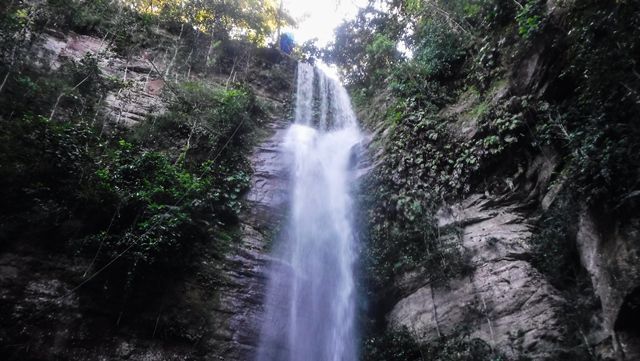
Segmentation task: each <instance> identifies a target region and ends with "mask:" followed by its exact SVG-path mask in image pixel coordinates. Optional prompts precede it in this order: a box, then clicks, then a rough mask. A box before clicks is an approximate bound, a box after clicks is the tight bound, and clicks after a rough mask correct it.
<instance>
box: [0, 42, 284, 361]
mask: <svg viewBox="0 0 640 361" xmlns="http://www.w3.org/2000/svg"><path fill="white" fill-rule="evenodd" d="M160 35H162V37H164V40H163V41H162V43H164V44H165V45H166V47H162V46H160V47H157V48H154V49H143V50H141V51H139V52H136V53H134V55H131V56H129V57H127V58H124V57H122V56H121V55H119V54H118V53H117V52H115V51H114V50H113V49H112V48H111V46H110V44H108V43H106V42H105V41H104V39H100V38H96V37H92V36H87V35H79V34H75V33H68V34H63V33H59V32H56V31H48V32H47V33H46V34H45V35H44V36H43V39H42V40H43V41H42V44H43V45H42V46H41V47H38V48H36V50H37V54H36V55H35V57H34V59H37V61H40V62H43V63H44V62H47V63H48V64H49V65H50V66H51V68H52V69H54V70H55V69H56V68H57V67H58V66H59V65H60V63H61V62H62V61H64V60H65V59H67V60H69V59H70V60H75V61H79V60H80V59H82V58H84V57H85V56H87V55H90V56H93V57H95V58H97V59H98V65H99V68H100V70H101V71H102V73H103V74H104V76H107V77H111V78H114V79H117V80H120V81H122V82H124V83H126V84H127V86H126V87H124V88H121V89H119V90H117V91H115V92H112V93H110V94H109V95H108V97H107V98H106V99H104V101H105V106H104V107H101V108H100V109H99V110H100V113H101V114H99V115H96V117H100V118H104V119H105V123H104V124H105V125H104V129H103V131H104V132H111V131H114V130H117V129H123V128H125V129H126V128H130V127H135V126H137V125H139V124H143V123H144V122H147V121H152V119H153V118H154V117H155V116H157V115H158V114H161V113H162V112H163V111H164V109H165V107H166V98H165V97H164V96H163V94H164V93H163V92H166V91H167V88H168V87H170V86H171V85H167V83H166V82H165V80H166V77H168V76H170V77H172V78H180V79H181V80H199V81H205V82H210V83H212V84H218V85H219V86H225V85H226V84H227V83H228V82H230V81H234V80H235V81H239V80H242V81H243V82H245V83H246V84H247V85H248V86H249V87H251V88H252V90H253V91H254V92H255V94H256V95H257V96H258V98H259V99H260V101H261V102H263V104H265V108H266V109H267V110H268V114H267V117H266V118H267V119H266V120H265V121H263V122H261V128H260V129H258V130H257V135H256V139H255V147H254V149H253V151H252V155H251V157H250V161H251V165H252V168H253V170H254V172H253V175H252V178H251V189H250V191H249V193H248V194H247V195H246V199H245V201H244V212H243V213H242V214H241V216H240V222H239V226H238V227H237V230H236V232H234V233H233V234H231V237H232V239H231V248H230V250H228V251H227V252H226V253H225V256H224V258H223V259H219V253H218V252H217V247H219V245H218V243H219V241H218V240H217V239H216V238H217V237H218V235H217V234H215V233H214V232H215V231H214V227H213V226H210V227H209V228H208V229H209V232H210V234H209V238H208V241H206V242H203V243H197V244H195V245H193V247H195V250H194V252H193V254H194V256H193V257H192V259H190V261H189V264H188V265H186V269H185V272H183V273H180V274H175V275H170V276H168V277H167V278H166V280H165V282H164V287H165V289H163V290H155V291H152V292H153V294H151V295H149V297H150V299H152V300H153V301H152V302H150V303H148V304H147V305H146V306H145V307H143V308H140V307H134V308H131V307H128V306H127V305H126V304H122V305H114V304H109V303H108V302H112V301H107V300H103V299H101V297H100V294H101V290H100V289H96V284H99V282H98V283H92V282H89V278H90V277H93V269H92V265H93V263H92V261H91V259H87V258H84V257H75V256H74V255H73V254H67V253H64V252H50V251H49V250H47V249H46V247H45V248H43V247H41V246H40V245H38V244H34V243H33V242H30V241H29V240H28V239H25V240H19V239H18V240H11V242H8V243H4V248H3V249H2V253H1V254H0V289H2V291H0V304H1V307H2V312H1V316H0V317H1V319H0V322H1V324H2V325H3V327H2V330H1V331H0V339H2V340H3V343H4V344H3V345H2V349H1V351H0V355H2V357H1V358H3V359H6V360H52V359H56V360H89V359H91V360H117V359H122V360H126V359H129V360H238V361H241V360H250V359H252V355H253V351H254V348H255V347H256V345H257V342H258V330H259V324H260V314H261V305H262V297H263V293H264V286H265V282H266V281H265V275H264V269H265V267H266V264H267V263H268V262H269V260H268V258H267V256H266V253H267V252H266V250H267V249H268V247H269V244H270V240H271V238H272V237H273V235H274V234H275V233H276V232H277V229H278V223H279V222H280V221H281V219H282V214H283V208H282V207H283V205H284V203H285V202H286V199H285V198H284V187H286V175H285V174H284V170H283V168H282V167H283V165H282V164H281V163H280V162H281V158H280V157H279V156H278V152H279V144H280V142H281V137H282V134H283V133H282V130H283V128H284V127H285V126H286V125H287V119H288V103H289V100H290V96H291V94H292V91H293V84H294V82H293V79H294V77H295V65H296V62H295V61H294V60H293V59H291V58H289V57H287V56H284V55H282V54H281V53H278V52H277V51H276V50H271V49H257V48H255V47H253V48H251V47H250V48H248V50H247V51H245V52H244V53H243V55H242V57H240V59H239V60H238V59H236V60H237V61H236V62H237V63H238V64H242V66H238V67H236V68H235V69H232V70H231V71H230V72H227V71H228V70H229V69H226V68H224V67H222V68H219V69H216V70H215V71H213V72H211V73H208V74H205V75H204V76H203V74H189V73H187V72H184V73H178V72H173V71H167V68H168V67H169V66H170V65H169V64H170V60H169V59H170V58H169V56H168V55H167V54H170V50H171V49H172V47H173V46H176V47H177V46H180V43H179V41H177V38H176V37H175V36H172V35H170V34H165V33H163V34H160ZM175 68H178V67H177V66H176V67H175ZM274 74H277V75H278V76H277V78H276V77H275V76H274ZM97 287H99V286H97ZM117 310H121V311H117ZM5 341H6V342H5Z"/></svg>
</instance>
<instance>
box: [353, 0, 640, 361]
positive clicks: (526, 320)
mask: <svg viewBox="0 0 640 361" xmlns="http://www.w3.org/2000/svg"><path fill="white" fill-rule="evenodd" d="M579 7H580V6H579V5H577V4H575V3H571V2H563V3H559V2H552V1H549V2H546V4H545V9H546V12H545V14H544V16H545V17H546V20H545V21H547V23H546V24H547V25H546V26H545V27H544V28H543V30H542V31H541V33H540V35H539V36H537V37H535V38H534V40H531V41H529V42H527V43H526V45H522V44H520V45H515V46H514V45H513V44H512V45H511V48H510V49H511V50H507V51H506V52H507V54H501V53H500V52H499V51H498V50H495V48H494V50H493V51H494V52H495V53H494V54H493V55H492V57H493V59H496V58H497V59H499V60H497V63H498V64H500V65H498V67H499V69H500V70H499V71H497V73H498V74H501V75H498V76H497V77H496V76H495V75H492V76H491V77H493V79H492V80H490V81H489V83H490V85H489V86H488V87H487V88H488V90H487V91H485V92H480V94H478V92H476V91H470V90H469V88H472V87H473V86H476V85H475V83H473V80H472V79H460V78H455V76H454V77H453V78H454V79H455V80H451V79H449V80H447V79H445V80H441V79H440V78H437V77H436V78H435V79H429V78H427V79H426V80H425V82H426V83H428V82H432V84H433V83H438V82H440V83H442V84H444V86H443V87H442V88H440V89H441V90H442V91H445V92H446V93H445V94H446V95H448V96H452V97H453V99H454V100H453V101H449V102H447V103H445V104H446V105H445V106H441V107H440V109H439V111H437V112H436V113H435V114H434V115H431V116H430V117H429V116H427V117H425V118H420V117H421V115H420V112H423V113H428V112H429V111H430V110H428V108H427V109H425V108H423V109H420V108H419V107H417V108H418V109H416V108H413V109H412V108H410V106H407V108H409V110H405V113H404V114H405V117H404V118H403V117H398V118H394V121H395V122H390V121H389V114H391V116H392V117H393V116H394V114H395V113H394V112H398V110H397V109H398V108H400V109H402V108H401V107H403V106H405V105H404V104H402V103H400V104H401V105H400V106H398V105H397V104H398V103H396V105H394V101H393V95H392V94H393V90H392V88H391V86H393V87H396V88H397V87H401V86H402V85H403V84H402V83H400V84H401V85H398V83H399V82H400V80H394V81H395V82H396V83H392V84H393V85H391V86H389V89H390V90H387V91H386V93H377V94H376V95H375V96H374V97H371V98H369V100H368V103H367V102H365V103H364V104H365V105H363V106H362V107H361V108H360V116H361V118H363V119H364V120H365V121H366V122H367V123H368V124H369V125H370V126H371V128H372V129H373V130H374V131H373V134H374V135H373V140H372V142H371V144H369V145H368V150H369V155H370V157H371V158H372V163H373V164H374V165H375V167H374V169H373V170H372V171H371V172H370V173H369V174H368V175H367V176H366V177H365V178H368V179H369V182H371V184H373V186H370V187H368V188H367V187H365V189H366V190H365V192H371V191H372V189H374V190H377V191H380V190H382V191H385V190H386V189H395V190H394V191H389V192H388V193H382V194H385V195H384V196H383V197H378V198H380V199H379V200H378V201H377V202H378V203H375V202H374V205H375V204H378V206H377V207H380V209H383V210H384V211H383V212H381V213H380V214H378V213H373V212H371V211H369V210H364V211H363V212H364V213H365V215H364V216H363V217H365V218H367V217H368V218H369V219H373V221H371V222H372V223H369V224H368V225H369V226H370V227H376V225H381V220H383V221H387V222H389V223H390V224H392V225H395V228H394V227H389V229H388V230H387V229H385V228H382V229H383V232H380V231H378V230H375V232H374V235H373V237H371V236H369V237H368V239H369V240H370V242H372V243H371V245H370V247H379V246H376V243H375V242H382V244H383V245H384V247H388V248H390V247H394V246H393V245H392V244H393V243H392V242H398V243H401V242H402V241H395V238H394V237H396V236H395V235H394V232H395V233H396V234H400V237H404V239H407V238H409V237H415V236H414V233H410V232H408V231H406V229H413V228H411V227H414V226H415V227H417V228H419V227H420V225H418V223H419V222H424V223H423V224H427V225H428V224H432V226H433V230H432V231H424V233H422V234H420V236H419V237H416V238H415V239H414V238H411V239H412V241H409V242H417V243H418V244H420V243H422V242H424V243H425V244H426V243H429V244H428V245H425V246H424V249H422V248H420V247H422V246H411V247H409V246H407V248H406V250H405V251H404V252H405V253H404V254H401V255H400V256H398V257H396V258H393V259H392V260H391V261H389V259H388V258H383V257H389V256H388V254H390V253H391V252H386V251H385V252H386V253H385V252H383V251H376V252H380V253H382V254H385V256H380V255H379V254H374V255H373V256H370V255H366V257H371V258H372V259H373V264H374V266H375V267H379V268H380V267H382V266H380V265H379V264H381V263H382V261H385V262H391V263H392V265H393V262H397V263H396V265H395V267H396V268H395V269H396V270H397V269H402V270H403V271H397V272H396V273H395V274H394V275H393V276H392V277H391V279H390V281H386V283H382V286H380V284H379V283H378V284H377V286H375V287H378V288H374V289H375V291H377V293H375V294H373V296H372V301H373V302H374V303H375V302H376V301H377V303H375V306H374V309H375V311H374V312H373V314H374V316H373V317H374V318H375V317H378V318H380V319H381V321H380V323H381V324H384V326H383V329H385V330H386V331H378V332H387V333H390V332H392V333H394V332H395V333H398V332H408V334H409V335H410V337H411V338H412V339H413V340H414V341H416V342H417V344H418V345H419V346H417V347H418V348H421V350H422V351H421V352H422V353H423V354H424V352H427V353H428V352H429V351H424V350H434V349H438V348H440V349H443V348H444V347H443V346H442V345H443V344H442V343H441V342H447V341H446V340H447V339H448V338H451V337H457V336H459V335H463V338H465V339H467V340H471V339H480V340H482V341H483V342H484V343H486V344H487V345H488V346H489V348H490V350H491V353H493V354H494V355H496V354H499V355H501V356H500V357H503V358H506V359H531V360H542V359H560V358H561V359H576V360H578V359H591V360H600V359H603V360H635V359H637V358H638V349H637V345H638V344H640V339H638V329H637V326H635V325H637V324H638V323H637V322H636V321H637V317H636V315H635V313H634V311H632V310H636V309H637V305H638V286H639V285H640V282H639V279H638V275H639V271H638V268H637V265H638V261H639V259H638V255H639V247H640V246H639V245H640V243H639V242H638V231H639V229H638V217H637V215H636V214H631V213H626V214H625V213H624V212H623V214H620V213H617V212H616V210H612V209H611V208H610V207H609V208H607V206H605V205H604V204H603V203H602V202H593V201H592V200H590V199H587V197H585V196H584V195H576V193H575V188H576V186H577V185H576V184H572V182H574V181H573V180H571V179H575V178H572V174H571V172H574V171H576V170H575V168H571V165H570V161H568V158H569V157H568V156H567V153H566V152H567V149H568V147H567V146H563V145H559V144H558V143H555V144H553V142H552V144H548V143H547V144H545V143H544V141H540V138H538V137H540V134H539V133H537V129H539V128H538V127H539V126H540V123H541V122H544V120H541V119H540V117H541V115H540V113H538V114H536V112H537V111H540V109H542V108H540V105H538V106H537V107H538V108H537V109H535V108H536V106H534V107H533V108H534V109H535V110H533V112H531V113H529V114H526V113H525V119H528V120H525V121H524V122H525V123H526V124H527V125H526V127H524V128H522V130H521V133H519V134H515V135H514V136H515V137H516V138H517V137H524V138H527V137H532V138H533V140H534V141H533V143H532V144H533V146H530V145H527V144H522V143H518V145H517V146H515V147H511V148H508V149H509V150H508V151H507V152H506V154H503V155H497V154H499V152H500V151H498V152H495V153H491V154H489V153H490V152H487V148H485V149H484V152H479V153H472V154H474V155H477V158H478V159H482V157H486V158H485V159H488V161H487V163H488V164H489V165H487V166H480V167H478V168H475V167H476V161H477V160H476V159H472V160H471V161H469V162H467V161H464V162H463V165H462V166H461V167H460V168H458V167H457V165H456V166H454V167H451V168H444V170H441V169H442V168H437V167H441V166H440V165H438V161H439V159H440V158H437V157H441V155H440V153H439V152H442V154H443V155H442V156H443V157H444V160H451V163H453V161H455V160H454V157H455V155H454V154H456V149H457V148H458V149H459V148H463V149H464V147H466V146H467V144H469V143H468V142H473V141H474V140H475V139H482V137H487V128H486V126H485V127H484V128H483V122H485V123H484V124H485V125H486V124H500V122H503V121H504V117H505V114H504V113H499V112H497V113H493V112H491V111H489V112H487V111H486V110H487V109H494V108H496V107H500V106H503V105H506V104H507V105H506V107H511V106H512V105H511V104H513V101H514V99H516V98H517V97H526V99H527V101H528V102H530V103H529V104H536V102H537V101H544V102H549V103H550V104H569V103H571V102H578V100H576V98H572V97H573V96H574V94H575V89H573V88H570V87H571V86H575V84H576V83H573V82H571V81H567V78H566V77H565V76H566V69H568V68H569V67H572V66H574V65H573V62H577V61H578V60H576V59H575V58H573V56H575V54H574V53H571V52H570V51H567V46H568V45H567V44H568V43H569V40H567V34H566V31H567V29H568V28H570V26H569V25H568V23H571V22H572V21H575V19H577V18H578V17H579V16H582V15H579V13H578V12H576V11H577V10H576V9H577V8H579ZM585 7H587V6H586V5H585ZM590 11H591V10H590ZM594 11H595V10H594ZM612 16H615V15H612ZM616 21H619V22H620V23H617V24H623V20H616ZM624 21H630V20H629V19H628V18H627V19H625V20H624ZM591 25H592V26H593V24H591ZM620 26H622V25H620ZM587 28H588V26H587V27H585V28H583V30H584V29H587ZM499 33H500V37H501V40H500V41H501V42H502V43H501V44H505V43H507V44H508V43H509V41H511V40H510V38H509V35H508V29H501V30H499ZM486 36H487V38H490V37H491V36H493V35H491V34H487V35H486ZM487 38H484V39H483V41H486V39H487ZM488 44H489V45H487V46H485V47H484V48H482V50H480V52H481V54H482V51H484V50H486V49H491V48H490V46H491V45H490V43H488ZM474 51H476V50H471V51H470V52H471V53H472V54H473V52H474ZM590 51H592V52H594V53H597V52H598V50H597V49H596V48H592V49H590ZM509 52H510V53H509ZM480 56H481V55H478V57H480ZM482 56H486V55H482ZM469 57H471V58H472V59H473V55H470V56H469ZM485 59H486V58H485ZM467 62H469V60H467ZM465 64H466V63H465ZM474 71H475V70H474ZM602 71H606V70H605V69H602ZM472 74H473V71H472ZM392 76H393V75H392ZM416 76H418V75H416ZM629 76H631V75H629ZM394 79H397V78H394ZM387 81H389V80H387ZM405 86H406V85H405ZM355 89H356V90H359V89H358V88H357V86H356V87H355ZM401 89H402V88H401ZM371 108H382V109H385V110H386V116H385V115H381V114H383V113H384V112H375V113H372V112H371V111H370V109H371ZM483 113H485V114H484V115H483ZM512 114H513V113H512ZM547 116H548V117H549V119H550V118H551V117H563V116H567V117H568V116H570V115H566V114H564V115H563V114H558V113H556V114H554V115H544V116H543V117H547ZM483 117H484V118H485V120H483ZM507 117H508V115H507ZM422 119H426V120H422ZM625 119H626V121H631V120H630V119H629V118H625ZM434 122H435V124H438V125H439V126H440V127H441V128H443V129H446V131H440V130H438V128H436V127H437V126H438V125H436V126H435V127H433V125H431V124H434ZM438 122H439V123H438ZM486 122H489V123H486ZM390 123H392V124H390ZM499 126H500V125H498V127H499ZM555 126H556V127H558V128H557V129H558V130H560V131H562V130H563V129H562V127H563V126H562V125H559V123H558V124H556V125H555ZM619 126H621V125H619ZM403 127H407V128H409V129H412V130H411V131H409V132H406V131H405V128H403ZM434 128H435V129H436V130H432V129H434ZM565 131H566V129H565ZM489 132H490V131H489ZM423 134H424V136H423ZM443 134H446V135H443ZM582 134H583V135H584V133H582ZM445 136H447V137H448V138H445V141H444V143H442V144H439V143H438V140H439V138H438V137H440V138H442V137H445ZM500 137H504V135H499V133H498V137H497V138H500ZM567 137H568V134H567ZM407 139H408V140H407ZM505 139H506V138H505ZM483 144H485V146H486V145H487V144H490V142H484V143H483ZM593 146H594V147H595V145H593ZM438 147H442V148H444V149H447V151H442V148H438ZM472 152H473V150H472ZM487 154H489V155H487ZM478 162H482V161H478ZM425 163H426V164H427V166H426V167H425V166H424V164H425ZM389 164H393V166H389ZM431 164H435V165H431ZM629 164H630V163H629ZM629 164H625V165H621V166H629ZM429 166H431V167H432V169H435V171H433V170H431V169H429V168H428V167H429ZM376 167H377V168H376ZM460 169H462V170H460ZM465 169H474V170H471V171H470V172H471V173H472V174H473V172H475V174H473V175H472V176H471V177H470V178H466V179H465V178H460V177H459V175H458V174H460V173H463V174H464V172H465ZM475 169H479V170H475ZM447 171H449V172H450V173H447ZM380 174H383V175H380ZM441 174H442V176H441ZM438 177H444V178H445V180H449V179H452V181H451V182H449V183H446V182H442V186H441V183H436V185H437V186H441V187H442V188H440V189H444V192H443V193H444V196H442V197H441V196H440V195H439V194H438V196H436V197H431V198H429V197H426V196H425V195H429V194H433V193H436V192H434V190H433V188H430V187H428V186H427V187H425V186H424V184H425V183H426V184H432V183H429V182H433V183H435V182H437V180H436V181H432V180H431V179H433V178H438ZM425 179H426V180H425ZM459 179H462V180H463V182H465V183H459ZM385 182H386V183H385ZM586 182H587V183H589V182H592V183H595V182H596V180H595V179H594V178H589V179H588V180H587V181H586ZM614 182H615V181H614ZM473 183H475V185H473ZM465 185H469V186H470V187H469V191H462V192H458V191H457V189H462V188H464V186H465ZM376 187H377V188H376ZM572 192H573V193H572ZM460 194H462V196H460ZM634 194H635V193H631V194H628V195H627V197H635V195H634ZM452 195H453V196H452ZM362 197H363V198H366V197H368V195H367V194H363V195H362ZM403 197H406V198H403ZM425 198H426V199H427V201H419V200H420V199H425ZM567 199H571V200H570V201H568V200H567ZM625 199H627V200H629V199H631V198H625ZM413 200H416V201H413ZM367 202H368V201H365V202H364V204H367V205H368V206H369V207H371V206H370V204H371V203H367ZM401 202H403V203H401ZM412 202H415V203H412ZM624 202H625V201H620V202H619V204H618V206H619V207H622V204H623V203H624ZM405 204H408V205H409V206H408V207H407V206H405ZM412 204H415V205H414V206H413V208H411V207H412ZM568 204H570V205H568ZM430 206H431V207H434V209H433V211H432V212H433V213H432V216H431V218H428V217H427V218H426V220H423V219H422V218H418V216H416V215H415V214H416V213H412V212H414V211H413V210H412V209H422V210H425V209H427V210H428V209H429V207H430ZM407 209H408V210H407ZM376 212H377V211H376ZM384 212H386V214H385V213H384ZM403 212H405V213H404V214H403ZM406 214H408V216H407V215H406ZM394 222H395V223H394ZM425 228H427V227H425ZM400 232H405V233H400ZM429 232H431V233H429ZM378 234H382V236H378ZM377 237H380V238H377ZM365 239H367V237H366V236H365ZM371 239H373V241H371ZM378 239H380V241H378ZM385 242H386V243H385ZM547 242H548V243H547ZM401 244H402V243H401ZM550 245H552V246H550ZM416 248H418V249H421V251H420V252H423V253H416V254H417V256H414V253H411V252H415V249H416ZM561 250H562V251H561ZM411 257H414V259H417V260H418V261H411V262H407V263H408V264H409V265H404V266H402V262H403V260H404V259H407V258H411ZM381 260H382V261H381ZM375 262H378V263H375ZM550 270H553V271H550ZM442 273H445V274H446V275H445V276H442ZM371 278H373V279H375V277H371ZM376 282H377V281H376ZM373 283H374V284H376V283H375V282H373ZM372 340H374V341H370V342H372V343H375V342H376V341H375V340H376V339H372ZM443 340H444V341H443ZM391 343H392V344H393V342H391ZM430 345H434V346H430ZM447 345H448V344H447ZM402 347H404V346H402ZM404 349H405V350H406V347H404ZM444 352H445V353H446V352H447V351H446V350H445V351H444ZM397 354H399V355H400V354H402V353H401V352H400V351H398V352H397ZM405 355H406V353H405ZM436 355H438V353H436ZM440 355H442V354H440ZM370 357H371V359H376V358H375V355H374V356H373V357H372V356H371V355H370ZM398 357H400V356H398ZM409 357H410V356H409ZM429 357H431V356H429ZM433 357H435V358H434V359H438V360H440V358H437V357H440V356H433ZM443 357H444V358H442V359H447V360H448V358H446V357H448V356H446V355H445V356H443ZM449 357H452V359H455V356H454V354H453V353H452V354H451V355H450V356H449ZM496 357H497V356H496ZM397 359H402V357H400V358H397ZM416 359H419V358H416Z"/></svg>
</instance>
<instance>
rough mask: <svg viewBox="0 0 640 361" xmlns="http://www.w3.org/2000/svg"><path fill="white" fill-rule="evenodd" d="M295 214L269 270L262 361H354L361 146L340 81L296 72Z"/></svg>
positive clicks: (308, 70) (289, 149)
mask: <svg viewBox="0 0 640 361" xmlns="http://www.w3.org/2000/svg"><path fill="white" fill-rule="evenodd" d="M297 85H298V87H297V94H296V110H295V123H294V124H292V125H291V127H290V128H289V129H288V132H287V135H286V137H285V140H284V144H283V151H284V154H285V156H287V157H290V164H291V165H290V174H291V194H290V199H291V201H290V207H291V208H290V212H289V217H288V221H287V223H286V225H285V227H286V229H285V230H284V232H283V234H282V237H281V239H280V241H279V242H278V244H277V246H276V247H275V249H274V258H275V259H276V261H274V262H273V265H272V266H271V268H270V270H269V274H268V275H269V283H268V286H267V296H266V301H265V318H264V323H263V325H262V329H261V336H260V346H259V348H258V357H257V360H258V361H355V360H356V353H357V350H356V336H355V316H354V314H355V296H356V295H355V286H354V276H353V267H354V262H355V249H354V248H355V244H354V243H355V239H354V233H353V225H352V220H351V215H352V212H351V207H352V200H351V198H350V190H351V187H352V185H353V183H354V180H355V179H354V178H355V176H354V173H355V171H354V169H353V168H354V159H355V155H354V154H355V152H354V149H355V147H356V146H357V145H358V144H359V143H360V141H361V134H360V131H359V129H358V125H357V121H356V116H355V114H354V112H353V109H352V108H351V103H350V100H349V96H348V95H347V92H346V90H345V89H344V87H343V86H342V85H341V84H340V83H339V82H338V81H337V80H335V79H332V78H330V77H328V76H327V75H325V74H324V73H323V72H322V71H320V70H319V69H317V68H314V67H312V66H311V65H309V64H305V63H300V64H299V65H298V82H297Z"/></svg>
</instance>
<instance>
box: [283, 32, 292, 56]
mask: <svg viewBox="0 0 640 361" xmlns="http://www.w3.org/2000/svg"><path fill="white" fill-rule="evenodd" d="M294 47H295V42H294V41H293V35H291V34H290V33H284V34H282V35H280V50H282V51H283V52H285V53H287V54H291V52H292V51H293V48H294Z"/></svg>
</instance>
